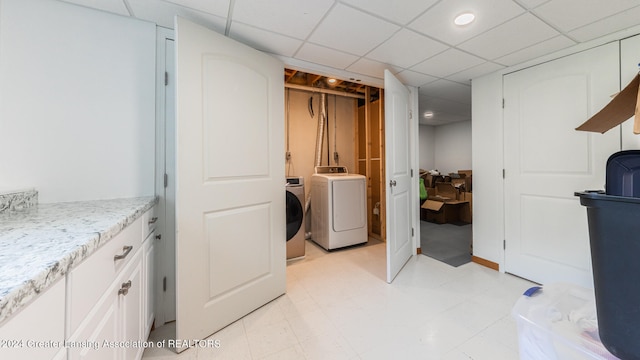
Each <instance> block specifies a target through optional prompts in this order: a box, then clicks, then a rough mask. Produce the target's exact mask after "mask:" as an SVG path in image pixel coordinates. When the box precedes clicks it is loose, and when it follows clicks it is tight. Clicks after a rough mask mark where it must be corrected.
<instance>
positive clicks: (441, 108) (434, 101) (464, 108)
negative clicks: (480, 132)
mask: <svg viewBox="0 0 640 360" xmlns="http://www.w3.org/2000/svg"><path fill="white" fill-rule="evenodd" d="M422 105H424V110H423V109H422V107H421V108H420V113H421V114H424V112H425V111H433V112H434V113H446V114H451V115H457V116H460V117H461V118H465V117H466V118H469V117H471V107H470V106H468V105H467V104H463V103H460V102H457V101H453V100H448V99H438V98H435V97H432V96H424V95H420V106H422Z"/></svg>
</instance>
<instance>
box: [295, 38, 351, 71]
mask: <svg viewBox="0 0 640 360" xmlns="http://www.w3.org/2000/svg"><path fill="white" fill-rule="evenodd" d="M295 57H296V58H297V59H300V60H305V61H308V62H312V63H315V64H320V65H326V66H331V67H334V68H336V69H346V68H347V67H348V66H349V65H351V64H353V63H354V62H355V61H356V60H358V57H357V56H354V55H351V54H346V53H343V52H341V51H337V50H334V49H329V48H326V47H324V46H319V45H315V44H309V43H305V44H304V45H302V47H301V48H300V50H299V51H298V53H297V54H296V56H295Z"/></svg>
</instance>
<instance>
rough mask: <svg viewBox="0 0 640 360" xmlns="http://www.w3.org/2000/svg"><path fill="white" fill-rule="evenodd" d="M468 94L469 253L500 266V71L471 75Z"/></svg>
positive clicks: (502, 236)
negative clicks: (470, 120) (470, 170)
mask: <svg viewBox="0 0 640 360" xmlns="http://www.w3.org/2000/svg"><path fill="white" fill-rule="evenodd" d="M471 97H472V99H473V106H472V110H471V116H472V118H473V123H472V137H473V144H472V152H471V153H472V160H473V255H474V256H478V257H481V258H483V259H485V260H489V261H493V262H495V263H497V264H498V265H499V268H500V269H502V270H504V251H503V248H502V240H503V239H504V221H503V218H504V200H503V199H504V194H503V179H502V169H503V156H502V154H503V152H502V148H503V135H502V132H503V130H502V74H498V73H495V74H491V75H487V76H484V77H481V78H479V79H474V80H473V83H472V86H471Z"/></svg>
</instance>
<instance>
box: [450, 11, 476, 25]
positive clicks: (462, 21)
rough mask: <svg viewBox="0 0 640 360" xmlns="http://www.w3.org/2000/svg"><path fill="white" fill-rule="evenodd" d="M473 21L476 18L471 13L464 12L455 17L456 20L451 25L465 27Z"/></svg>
mask: <svg viewBox="0 0 640 360" xmlns="http://www.w3.org/2000/svg"><path fill="white" fill-rule="evenodd" d="M475 19H476V16H475V15H474V14H473V13H470V12H466V13H462V14H460V15H458V16H456V18H455V19H453V23H454V24H456V25H458V26H465V25H469V24H471V23H472V22H473V20H475Z"/></svg>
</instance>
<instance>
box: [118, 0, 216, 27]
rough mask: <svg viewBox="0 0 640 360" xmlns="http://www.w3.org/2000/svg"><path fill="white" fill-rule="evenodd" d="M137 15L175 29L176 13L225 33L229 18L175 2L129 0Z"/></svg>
mask: <svg viewBox="0 0 640 360" xmlns="http://www.w3.org/2000/svg"><path fill="white" fill-rule="evenodd" d="M128 1H129V4H130V5H131V9H132V10H133V13H134V14H135V16H136V17H137V18H139V19H143V20H147V21H152V22H155V23H156V24H158V25H160V26H163V27H166V28H169V29H173V27H174V17H175V16H176V15H178V16H181V17H183V18H185V19H189V20H191V21H193V22H195V23H197V24H200V25H202V26H205V27H208V28H209V29H212V30H214V31H216V32H218V33H220V34H224V30H225V27H226V25H227V19H226V18H223V17H219V16H215V15H211V14H209V13H204V12H201V11H197V10H193V9H191V8H186V7H183V6H178V5H176V4H173V3H169V2H165V1H158V0H128Z"/></svg>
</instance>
